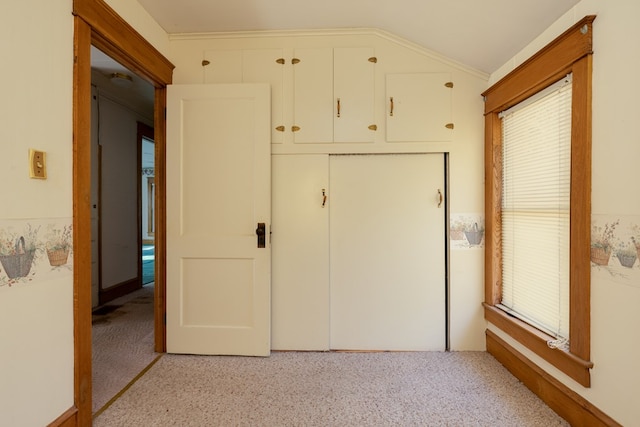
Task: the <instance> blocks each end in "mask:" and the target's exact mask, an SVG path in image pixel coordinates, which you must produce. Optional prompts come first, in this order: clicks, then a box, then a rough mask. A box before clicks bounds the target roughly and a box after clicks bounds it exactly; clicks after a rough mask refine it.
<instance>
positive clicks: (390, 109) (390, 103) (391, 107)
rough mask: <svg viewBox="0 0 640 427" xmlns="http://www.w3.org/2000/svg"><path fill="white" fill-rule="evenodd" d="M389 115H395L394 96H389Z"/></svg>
mask: <svg viewBox="0 0 640 427" xmlns="http://www.w3.org/2000/svg"><path fill="white" fill-rule="evenodd" d="M389 116H391V117H393V96H392V97H390V98H389Z"/></svg>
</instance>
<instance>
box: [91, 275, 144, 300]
mask: <svg viewBox="0 0 640 427" xmlns="http://www.w3.org/2000/svg"><path fill="white" fill-rule="evenodd" d="M140 288H142V278H141V277H138V278H136V279H131V280H127V281H126V282H122V283H120V284H118V285H114V286H110V287H108V288H107V289H100V296H99V299H100V305H103V304H106V303H108V302H109V301H113V300H114V299H116V298H119V297H121V296H123V295H127V294H128V293H131V292H133V291H135V290H138V289H140Z"/></svg>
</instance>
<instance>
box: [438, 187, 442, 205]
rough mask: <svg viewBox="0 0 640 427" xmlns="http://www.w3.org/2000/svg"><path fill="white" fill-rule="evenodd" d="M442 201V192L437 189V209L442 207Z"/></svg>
mask: <svg viewBox="0 0 640 427" xmlns="http://www.w3.org/2000/svg"><path fill="white" fill-rule="evenodd" d="M442 199H443V197H442V192H441V191H440V189H439V188H438V207H440V206H442Z"/></svg>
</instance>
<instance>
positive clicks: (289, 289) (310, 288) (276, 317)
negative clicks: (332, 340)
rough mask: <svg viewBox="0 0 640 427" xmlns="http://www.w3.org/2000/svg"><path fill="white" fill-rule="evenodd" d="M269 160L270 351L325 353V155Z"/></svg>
mask: <svg viewBox="0 0 640 427" xmlns="http://www.w3.org/2000/svg"><path fill="white" fill-rule="evenodd" d="M272 158H273V160H272V178H271V180H272V181H271V182H272V188H273V193H272V199H271V200H272V202H271V207H272V215H273V222H272V224H273V227H272V233H273V234H272V251H273V252H272V273H271V307H272V311H271V313H272V314H271V325H272V327H271V345H272V349H274V350H317V351H326V350H329V212H328V211H329V202H328V199H327V200H326V201H325V200H324V196H328V195H329V193H328V190H329V156H328V155H326V154H309V155H308V154H295V155H274V156H272ZM323 190H324V195H323Z"/></svg>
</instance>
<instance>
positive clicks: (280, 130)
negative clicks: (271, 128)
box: [276, 126, 284, 132]
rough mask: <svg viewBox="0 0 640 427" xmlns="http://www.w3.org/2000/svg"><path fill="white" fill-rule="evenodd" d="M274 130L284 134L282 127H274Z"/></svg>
mask: <svg viewBox="0 0 640 427" xmlns="http://www.w3.org/2000/svg"><path fill="white" fill-rule="evenodd" d="M276 130H277V131H278V132H284V126H277V127H276Z"/></svg>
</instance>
